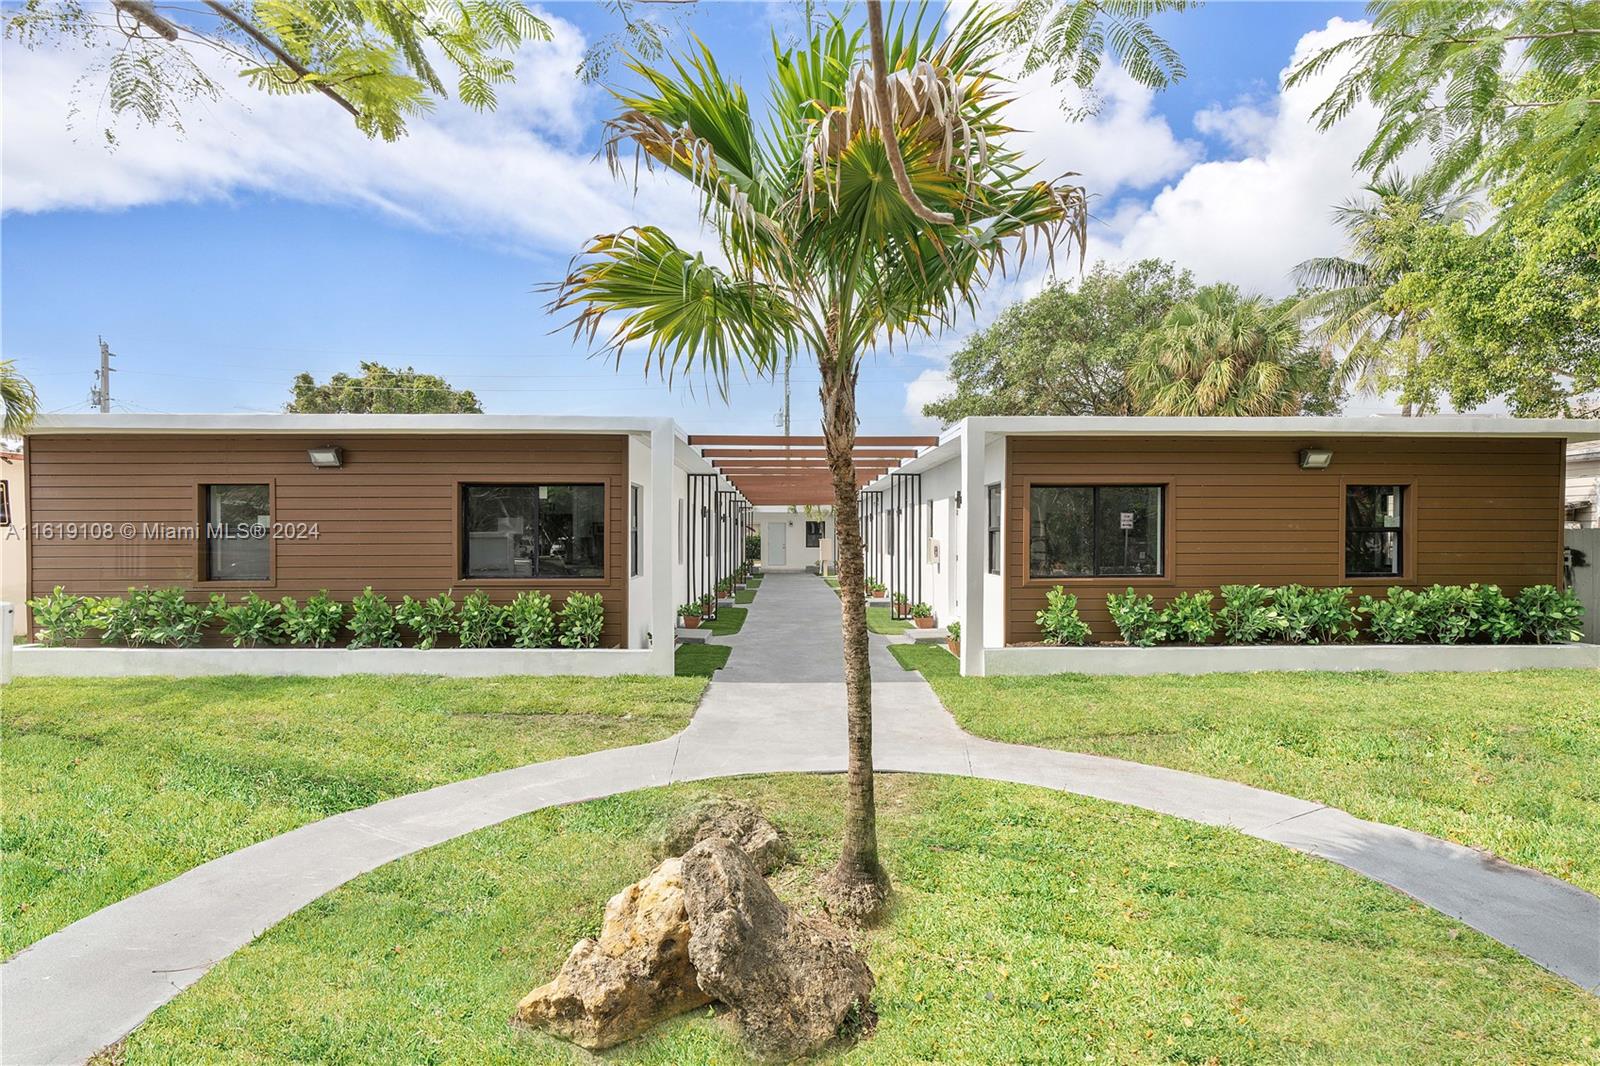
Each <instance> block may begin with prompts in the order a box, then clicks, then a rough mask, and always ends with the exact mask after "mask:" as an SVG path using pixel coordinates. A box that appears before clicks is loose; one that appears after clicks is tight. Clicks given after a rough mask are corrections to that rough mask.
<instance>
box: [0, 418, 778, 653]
mask: <svg viewBox="0 0 1600 1066" xmlns="http://www.w3.org/2000/svg"><path fill="white" fill-rule="evenodd" d="M28 459H29V464H28V465H29V470H30V502H31V505H32V521H33V523H34V524H35V526H36V527H37V528H38V529H40V530H41V531H43V532H44V533H48V534H50V535H41V536H38V537H35V538H34V540H33V542H32V544H31V548H32V552H31V557H30V559H29V564H28V567H27V570H26V572H27V583H28V590H29V591H28V595H29V596H37V595H41V594H43V593H46V592H48V591H49V590H50V589H51V588H52V587H53V586H55V585H62V586H65V587H66V588H67V589H68V590H69V591H71V592H76V593H83V594H92V595H108V594H116V593H119V592H121V591H123V590H125V589H127V588H128V587H130V586H144V585H149V586H156V587H159V586H174V585H176V586H181V587H183V588H185V589H187V590H189V591H191V592H192V593H193V594H194V595H195V596H196V597H199V596H204V595H208V594H210V593H213V592H225V593H227V594H229V595H230V596H236V595H243V594H244V593H245V592H248V591H255V592H259V593H260V594H262V595H266V596H271V597H274V598H278V597H282V596H285V595H289V596H295V597H305V596H309V595H312V594H315V593H316V592H318V591H320V590H327V591H328V592H329V593H330V594H331V595H333V596H335V597H337V598H340V599H343V600H349V599H350V598H351V597H353V596H355V595H357V594H358V593H360V592H361V591H362V589H364V588H366V587H368V586H371V587H372V588H374V589H375V590H376V591H378V592H381V593H383V594H385V595H387V596H388V597H389V598H390V599H391V600H392V601H398V600H399V599H400V597H401V596H403V595H411V596H416V597H423V596H432V595H434V594H436V593H439V592H444V591H446V590H449V591H451V592H453V593H455V595H456V596H457V598H460V597H461V596H463V595H466V594H467V593H470V592H472V591H473V590H474V589H483V590H484V591H486V592H488V593H489V594H490V595H491V596H493V598H494V599H495V600H496V601H498V602H507V601H509V600H511V599H512V598H514V597H515V596H516V594H517V593H518V592H520V591H523V590H525V589H534V590H539V591H542V592H545V593H549V594H550V595H551V597H552V598H553V599H554V600H555V601H556V604H557V605H558V606H559V604H560V602H561V601H562V600H564V599H565V597H566V596H567V595H568V594H569V593H572V592H590V593H592V592H597V593H600V594H601V595H602V596H603V597H604V602H605V607H606V620H605V630H604V635H603V639H602V643H603V645H604V646H606V647H611V648H631V649H639V650H645V649H651V648H654V649H656V650H657V652H658V654H656V655H653V656H650V657H648V659H647V660H645V659H641V661H640V663H639V664H638V670H637V672H654V673H663V674H670V673H671V672H672V647H673V641H672V639H671V637H672V634H673V632H674V630H675V627H676V607H677V606H678V605H679V604H680V603H683V602H685V601H686V600H689V599H694V598H696V597H697V595H698V594H699V593H700V592H709V591H711V589H712V588H714V587H715V584H716V582H717V580H719V579H720V577H722V576H726V574H727V573H728V572H729V571H730V570H731V568H732V567H733V566H734V565H736V563H737V561H738V559H739V558H740V557H741V556H742V552H743V528H744V526H743V515H744V512H745V510H746V509H747V505H746V504H745V502H744V500H743V497H742V496H741V495H740V494H739V493H738V491H737V490H736V489H734V487H733V486H732V484H731V483H730V482H728V481H727V480H726V479H725V478H723V477H721V476H720V475H718V474H717V473H716V472H715V470H714V469H713V468H712V467H711V466H710V464H708V463H707V462H706V461H705V460H704V459H702V458H701V457H700V455H699V453H697V452H696V451H694V450H693V449H692V448H690V447H689V446H688V445H687V443H686V442H685V439H684V438H683V436H682V434H680V433H679V432H678V430H677V427H676V425H674V424H673V423H672V422H671V420H669V419H655V418H631V419H630V418H611V419H607V418H578V417H548V418H547V417H540V416H521V415H511V416H494V415H121V414H113V415H83V416H54V417H50V416H47V417H41V418H40V419H38V420H37V422H36V423H35V424H34V426H33V428H32V429H31V430H30V432H29V435H28ZM691 516H692V517H691ZM69 527H71V530H72V531H71V532H69ZM256 529H265V530H267V531H268V533H269V535H267V536H260V535H256V534H255V533H254V532H253V531H254V530H256ZM240 531H244V534H245V535H240ZM8 573H9V563H8ZM8 580H9V578H8ZM652 638H659V639H652Z"/></svg>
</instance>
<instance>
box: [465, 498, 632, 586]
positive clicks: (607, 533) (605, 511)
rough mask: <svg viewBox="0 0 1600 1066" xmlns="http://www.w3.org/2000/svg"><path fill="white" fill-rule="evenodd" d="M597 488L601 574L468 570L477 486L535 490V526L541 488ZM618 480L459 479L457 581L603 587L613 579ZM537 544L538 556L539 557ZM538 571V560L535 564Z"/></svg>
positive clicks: (514, 584)
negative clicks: (471, 494)
mask: <svg viewBox="0 0 1600 1066" xmlns="http://www.w3.org/2000/svg"><path fill="white" fill-rule="evenodd" d="M579 487H582V488H597V489H599V490H600V516H601V523H602V531H601V547H600V574H599V575H598V576H582V575H578V574H540V573H537V572H535V573H533V574H530V575H528V576H526V577H524V576H522V575H520V574H519V575H514V576H511V577H474V576H472V575H471V574H470V573H468V571H467V553H468V550H469V548H470V545H471V537H470V530H468V528H467V492H468V490H470V489H475V488H495V489H517V488H521V489H529V490H531V491H532V492H533V504H534V511H533V526H534V528H535V529H537V528H538V525H539V489H541V488H579ZM614 487H615V486H614V483H613V482H612V481H611V480H610V479H608V478H601V479H599V480H586V479H573V480H566V479H562V478H559V476H558V477H555V478H551V479H548V480H542V481H527V480H523V479H521V478H514V479H507V480H503V481H501V480H495V479H492V478H490V479H481V478H480V479H476V480H465V479H463V480H459V481H457V482H456V524H455V531H456V553H455V554H456V580H457V581H458V582H461V583H465V582H469V581H470V582H473V583H475V584H483V585H490V586H501V587H506V586H510V587H527V588H535V587H538V586H540V585H554V586H562V587H565V586H568V585H594V586H603V585H606V584H608V583H609V582H610V580H611V574H612V570H611V546H612V544H613V543H614V542H613V540H612V536H613V532H612V530H611V528H610V527H611V504H612V500H613V496H612V491H613V489H614ZM537 556H538V552H537V546H536V547H535V559H537ZM534 569H535V571H537V563H535V566H534Z"/></svg>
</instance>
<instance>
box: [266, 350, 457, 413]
mask: <svg viewBox="0 0 1600 1066" xmlns="http://www.w3.org/2000/svg"><path fill="white" fill-rule="evenodd" d="M289 392H290V393H291V394H292V395H293V397H294V398H293V399H292V400H290V401H289V402H288V403H286V404H284V406H283V409H284V410H285V411H288V412H290V413H291V414H300V415H332V414H359V415H373V414H382V415H420V414H443V415H481V414H482V413H483V408H482V407H480V406H479V405H478V398H477V397H476V396H474V395H472V392H471V390H469V389H455V388H452V387H451V386H450V383H449V382H448V381H446V380H445V379H444V378H441V377H438V376H437V375H434V374H419V373H417V372H416V371H415V370H413V369H411V368H410V367H409V366H408V367H406V368H405V369H404V370H391V369H389V368H388V367H386V366H384V365H383V364H382V363H368V362H363V363H362V364H361V376H360V377H351V376H350V375H349V374H343V373H340V374H335V375H333V377H331V378H329V379H328V383H327V384H326V385H318V384H317V383H316V381H315V380H314V379H313V378H312V377H311V375H310V374H296V375H295V379H294V383H293V384H291V385H290V386H289Z"/></svg>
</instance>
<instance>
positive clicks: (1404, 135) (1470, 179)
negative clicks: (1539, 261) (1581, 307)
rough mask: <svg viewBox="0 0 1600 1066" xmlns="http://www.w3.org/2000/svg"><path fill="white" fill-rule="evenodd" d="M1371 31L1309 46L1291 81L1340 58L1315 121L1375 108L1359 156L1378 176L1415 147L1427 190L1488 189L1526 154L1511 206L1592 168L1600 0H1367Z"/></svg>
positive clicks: (1547, 193)
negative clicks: (1535, 164)
mask: <svg viewBox="0 0 1600 1066" xmlns="http://www.w3.org/2000/svg"><path fill="white" fill-rule="evenodd" d="M1367 11H1368V18H1369V19H1370V20H1371V22H1372V32H1371V33H1367V34H1362V35H1360V36H1357V37H1353V38H1350V39H1348V40H1345V41H1341V42H1340V43H1338V44H1335V45H1333V46H1331V47H1329V48H1325V49H1323V50H1321V51H1320V52H1317V53H1316V54H1314V55H1311V56H1308V57H1307V58H1306V59H1305V60H1304V61H1302V62H1301V63H1300V64H1298V65H1297V66H1296V67H1295V69H1294V70H1292V71H1291V72H1290V73H1289V77H1288V79H1287V84H1288V85H1289V86H1294V85H1298V84H1300V83H1302V82H1304V81H1306V80H1308V79H1311V78H1314V77H1316V76H1317V75H1318V74H1319V73H1321V72H1322V71H1324V70H1325V69H1327V68H1328V67H1329V66H1330V64H1332V65H1337V64H1339V63H1348V64H1349V69H1348V71H1347V72H1346V73H1345V74H1344V75H1343V76H1342V77H1341V78H1340V79H1339V81H1338V82H1337V83H1336V85H1335V88H1334V90H1333V92H1332V93H1330V94H1329V95H1328V97H1327V98H1326V99H1325V100H1323V102H1322V103H1321V104H1320V105H1319V106H1318V107H1317V109H1316V111H1315V113H1314V114H1315V118H1316V120H1317V124H1318V126H1319V127H1320V128H1322V129H1327V128H1328V127H1330V126H1332V125H1333V124H1335V123H1337V122H1339V121H1340V120H1342V119H1343V118H1345V117H1346V116H1347V115H1349V114H1350V112H1351V111H1353V110H1354V109H1355V108H1356V106H1357V105H1358V104H1361V103H1363V102H1367V103H1371V104H1373V105H1375V106H1376V107H1377V108H1378V110H1379V111H1380V113H1381V115H1380V120H1379V123H1378V128H1377V132H1376V133H1375V134H1374V135H1373V137H1372V140H1371V141H1370V142H1369V143H1368V145H1367V147H1366V149H1365V150H1364V151H1363V152H1362V154H1361V157H1360V159H1359V160H1358V163H1357V165H1358V166H1359V167H1360V168H1361V169H1363V170H1365V171H1367V172H1369V173H1373V174H1381V173H1383V172H1385V171H1387V170H1388V169H1390V168H1391V167H1392V166H1394V165H1396V164H1398V163H1399V162H1400V161H1401V157H1402V156H1403V155H1405V154H1406V153H1407V152H1409V151H1411V150H1412V149H1413V148H1420V147H1426V148H1428V149H1429V151H1430V152H1431V154H1432V163H1431V165H1430V166H1428V168H1427V169H1426V170H1425V172H1424V173H1423V174H1422V176H1421V179H1420V180H1421V182H1422V188H1423V191H1424V192H1426V193H1429V194H1431V195H1434V196H1438V195H1440V194H1443V193H1445V192H1447V191H1450V190H1460V189H1466V190H1487V189H1492V188H1494V187H1496V186H1498V185H1500V184H1502V183H1504V182H1506V181H1508V180H1516V179H1517V178H1518V176H1519V175H1521V174H1522V173H1523V170H1524V167H1525V166H1526V165H1527V163H1528V162H1529V161H1530V160H1533V159H1540V160H1543V161H1544V164H1545V165H1543V166H1541V167H1540V173H1541V178H1540V180H1539V181H1537V182H1530V183H1528V184H1527V186H1526V187H1525V188H1524V189H1523V190H1522V192H1523V196H1522V198H1521V199H1520V200H1519V202H1518V203H1517V204H1514V205H1511V204H1508V205H1506V206H1507V208H1508V209H1510V210H1513V211H1515V212H1531V213H1538V212H1540V211H1542V210H1543V209H1544V206H1545V204H1546V203H1547V202H1548V201H1549V200H1550V199H1551V198H1552V197H1559V196H1561V195H1562V194H1564V193H1568V192H1570V191H1571V190H1572V189H1573V188H1574V187H1575V186H1578V185H1581V184H1583V183H1584V182H1585V181H1586V180H1587V179H1588V178H1589V177H1591V176H1592V175H1593V174H1594V173H1595V171H1596V170H1597V169H1600V4H1596V3H1593V2H1581V0H1579V2H1575V0H1454V2H1451V3H1436V2H1433V0H1373V2H1372V3H1369V4H1368V5H1367Z"/></svg>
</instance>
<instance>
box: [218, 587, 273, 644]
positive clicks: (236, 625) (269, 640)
mask: <svg viewBox="0 0 1600 1066" xmlns="http://www.w3.org/2000/svg"><path fill="white" fill-rule="evenodd" d="M211 610H212V613H213V614H214V615H216V617H217V619H218V620H219V621H221V622H222V635H223V636H225V637H232V638H233V646H234V647H235V648H238V647H243V646H245V645H249V646H250V647H252V648H254V647H258V646H259V645H262V644H282V643H283V639H284V632H283V608H282V607H280V606H279V605H278V604H276V603H273V602H272V601H271V600H268V599H263V598H262V597H261V596H258V595H256V593H254V592H247V593H245V594H244V599H242V600H240V601H239V602H238V603H236V604H234V605H233V606H232V607H230V606H228V597H227V596H225V595H224V594H223V593H220V592H219V593H217V594H216V595H214V596H212V597H211Z"/></svg>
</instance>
